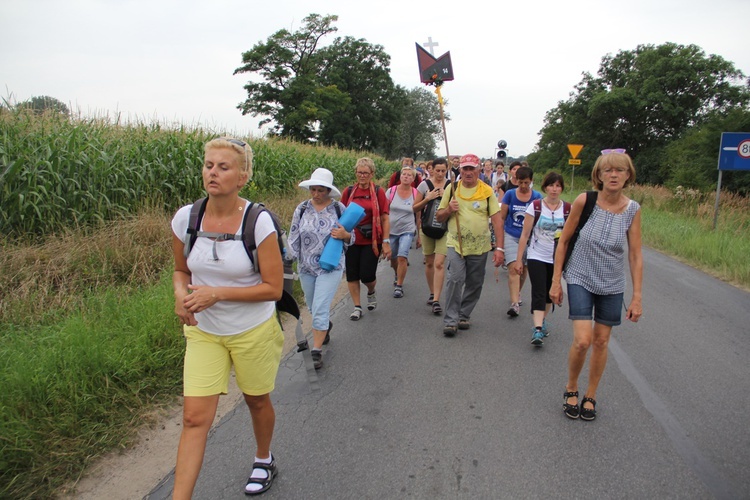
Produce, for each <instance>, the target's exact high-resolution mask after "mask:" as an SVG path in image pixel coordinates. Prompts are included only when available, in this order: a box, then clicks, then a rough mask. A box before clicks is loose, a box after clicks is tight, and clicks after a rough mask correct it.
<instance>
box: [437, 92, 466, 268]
mask: <svg viewBox="0 0 750 500" xmlns="http://www.w3.org/2000/svg"><path fill="white" fill-rule="evenodd" d="M442 86H443V82H442V81H437V82H435V93H436V94H437V98H438V104H439V108H440V122H441V123H442V124H443V140H444V141H445V157H446V158H448V159H449V161H450V157H451V153H450V151H449V149H448V132H447V129H446V128H445V113H443V94H441V93H440V87H442ZM451 178H452V184H451V198H452V199H454V200H455V199H456V175H455V174H454V173H453V171H452V169H451ZM456 236H457V237H458V251H459V252H460V253H461V257H462V258H463V256H464V249H463V244H462V240H461V225H460V224H459V223H458V212H456Z"/></svg>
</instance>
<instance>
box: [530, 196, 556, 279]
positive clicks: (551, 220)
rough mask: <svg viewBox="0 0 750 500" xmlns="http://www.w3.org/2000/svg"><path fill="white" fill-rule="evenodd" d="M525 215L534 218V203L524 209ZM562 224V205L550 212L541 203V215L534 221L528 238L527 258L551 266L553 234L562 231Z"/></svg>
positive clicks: (553, 246)
mask: <svg viewBox="0 0 750 500" xmlns="http://www.w3.org/2000/svg"><path fill="white" fill-rule="evenodd" d="M526 215H527V216H528V215H531V217H534V203H529V206H528V207H526ZM564 224H565V211H564V209H563V203H562V202H560V206H559V207H558V208H557V209H556V210H555V211H554V212H552V211H551V210H550V209H549V207H547V205H546V204H545V203H544V202H543V201H542V213H541V214H540V215H539V220H537V221H536V225H535V226H534V229H533V230H532V231H531V236H530V237H529V243H528V245H527V247H528V249H529V250H528V254H527V258H529V259H532V260H539V261H542V262H546V263H547V264H552V259H553V257H554V255H553V252H554V250H555V232H556V231H557V230H558V229H559V230H562V227H563V225H564Z"/></svg>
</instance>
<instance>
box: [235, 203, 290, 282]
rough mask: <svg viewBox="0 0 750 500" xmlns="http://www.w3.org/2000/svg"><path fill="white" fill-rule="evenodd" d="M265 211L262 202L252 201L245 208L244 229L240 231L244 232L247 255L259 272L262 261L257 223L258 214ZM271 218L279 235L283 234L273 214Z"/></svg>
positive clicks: (243, 238) (243, 239) (243, 237)
mask: <svg viewBox="0 0 750 500" xmlns="http://www.w3.org/2000/svg"><path fill="white" fill-rule="evenodd" d="M264 211H265V212H267V210H266V206H265V205H263V204H262V203H253V202H252V201H251V202H250V206H249V207H248V208H247V210H245V216H244V217H243V218H242V231H241V232H240V233H241V234H242V237H241V238H242V242H243V243H244V244H245V251H246V252H247V256H248V257H250V262H251V263H252V264H253V267H255V270H256V271H257V272H258V273H260V262H258V245H257V243H256V241H255V224H256V223H257V222H258V216H259V215H260V214H261V212H264ZM269 215H270V212H269ZM271 220H272V221H273V226H274V229H275V230H276V235H277V237H278V236H280V235H281V233H280V228H279V227H278V224H277V223H276V221H275V220H274V218H273V216H271ZM282 257H283V256H282ZM256 262H258V264H256Z"/></svg>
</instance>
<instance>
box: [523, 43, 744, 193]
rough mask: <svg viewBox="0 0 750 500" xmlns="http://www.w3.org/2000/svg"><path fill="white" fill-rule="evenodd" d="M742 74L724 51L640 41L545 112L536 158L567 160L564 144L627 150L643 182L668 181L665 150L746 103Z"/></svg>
mask: <svg viewBox="0 0 750 500" xmlns="http://www.w3.org/2000/svg"><path fill="white" fill-rule="evenodd" d="M743 78H744V75H743V74H742V72H741V71H740V70H738V69H736V68H735V67H734V65H733V64H732V63H731V62H729V61H726V60H725V59H723V58H722V57H720V56H716V55H709V56H706V54H705V53H704V52H703V50H702V49H701V48H699V47H697V46H695V45H687V46H684V45H678V44H674V43H665V44H663V45H659V46H653V45H639V46H638V47H637V48H636V49H635V50H631V51H620V52H618V53H617V54H615V55H614V56H613V55H611V54H608V55H606V56H604V57H603V58H602V63H601V65H600V68H599V71H598V73H597V76H596V77H594V76H592V75H590V74H588V73H585V74H584V75H583V78H582V80H581V82H580V83H579V84H578V85H577V86H576V87H575V91H574V92H573V93H572V94H571V97H570V98H569V99H568V100H567V101H564V102H560V103H559V104H558V106H557V107H556V108H555V109H553V110H551V111H550V112H548V113H547V116H546V117H545V125H544V127H543V128H542V130H541V131H540V139H539V143H538V152H537V153H536V154H535V157H534V160H535V162H537V163H539V162H541V163H543V164H544V165H543V166H544V167H547V168H549V167H551V166H554V165H555V164H556V163H559V162H560V161H562V160H563V159H564V158H565V157H566V155H567V151H566V148H565V144H566V143H571V142H579V143H581V144H585V145H587V146H589V147H587V148H585V149H584V151H583V157H584V160H590V161H593V159H594V158H595V157H596V156H597V152H598V151H599V150H600V149H604V148H609V147H625V148H627V149H628V151H629V152H630V153H631V154H632V155H633V157H634V158H637V159H638V161H636V166H637V168H638V170H639V172H638V175H639V179H641V180H645V181H647V182H663V181H664V179H665V175H666V172H665V171H664V170H663V169H662V168H661V164H662V162H663V153H664V147H665V146H666V145H667V144H668V143H669V142H671V141H673V140H676V139H677V138H679V137H680V136H681V135H682V134H683V133H684V132H685V131H687V130H688V129H689V128H691V127H693V126H696V125H699V124H701V123H702V122H703V121H705V119H706V118H707V117H708V116H713V115H714V114H715V113H719V114H723V113H727V112H728V111H729V110H732V109H737V108H746V107H747V105H748V103H750V89H749V88H748V85H747V82H745V81H743Z"/></svg>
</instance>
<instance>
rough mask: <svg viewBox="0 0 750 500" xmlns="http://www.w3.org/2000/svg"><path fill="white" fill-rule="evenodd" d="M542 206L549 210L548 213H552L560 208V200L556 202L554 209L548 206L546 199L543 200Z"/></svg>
mask: <svg viewBox="0 0 750 500" xmlns="http://www.w3.org/2000/svg"><path fill="white" fill-rule="evenodd" d="M544 204H545V205H547V208H549V210H550V212H553V213H554V211H555V210H557V209H558V208H560V205H561V204H562V200H557V205H555V206H554V208H553V207H552V206H551V205H550V204H549V201H548V200H547V198H545V199H544Z"/></svg>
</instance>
